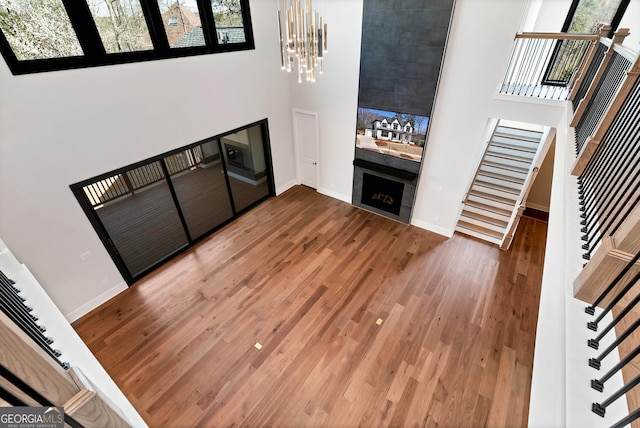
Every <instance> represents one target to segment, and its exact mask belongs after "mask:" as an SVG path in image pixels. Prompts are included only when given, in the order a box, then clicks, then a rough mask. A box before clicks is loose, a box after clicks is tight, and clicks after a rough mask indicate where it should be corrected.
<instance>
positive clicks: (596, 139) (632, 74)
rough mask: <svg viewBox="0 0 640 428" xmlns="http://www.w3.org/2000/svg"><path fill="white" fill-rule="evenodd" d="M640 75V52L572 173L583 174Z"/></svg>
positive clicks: (582, 151)
mask: <svg viewBox="0 0 640 428" xmlns="http://www.w3.org/2000/svg"><path fill="white" fill-rule="evenodd" d="M639 76H640V53H638V54H636V58H635V60H634V61H633V62H632V64H631V68H629V70H627V75H626V76H625V77H624V80H623V81H622V85H620V87H619V88H618V92H616V95H615V96H614V98H613V99H612V100H611V104H610V105H609V107H608V108H607V111H606V113H605V114H604V116H603V117H602V119H600V122H599V123H598V125H597V126H596V130H595V131H594V133H593V135H592V136H591V137H590V138H588V139H587V141H586V142H585V144H584V146H583V147H582V150H580V153H579V154H578V158H577V159H576V161H575V163H574V164H573V167H572V168H571V175H576V176H578V175H580V174H582V172H583V171H584V169H585V167H586V166H587V163H588V162H589V159H591V157H592V156H593V154H594V153H595V151H596V148H597V147H598V144H600V141H601V140H602V138H603V137H604V135H605V134H606V133H607V131H608V130H609V128H610V127H611V124H612V123H613V120H614V119H615V117H616V115H617V114H618V111H620V109H621V108H622V106H623V105H624V102H625V101H626V100H627V98H628V97H629V94H630V93H631V90H632V89H633V87H634V86H635V84H636V81H637V80H638V77H639Z"/></svg>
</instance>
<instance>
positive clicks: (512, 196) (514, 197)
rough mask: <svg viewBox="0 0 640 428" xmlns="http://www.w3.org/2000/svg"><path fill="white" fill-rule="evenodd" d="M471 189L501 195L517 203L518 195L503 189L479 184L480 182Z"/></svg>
mask: <svg viewBox="0 0 640 428" xmlns="http://www.w3.org/2000/svg"><path fill="white" fill-rule="evenodd" d="M471 190H472V191H473V190H477V191H478V192H482V193H488V194H489V195H495V196H499V197H501V198H504V199H508V200H511V201H513V202H514V203H515V201H517V200H518V195H516V194H513V193H509V192H503V191H501V190H496V189H494V188H491V187H487V186H483V185H481V184H478V183H476V184H474V185H473V187H472V188H471Z"/></svg>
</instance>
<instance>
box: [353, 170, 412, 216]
mask: <svg viewBox="0 0 640 428" xmlns="http://www.w3.org/2000/svg"><path fill="white" fill-rule="evenodd" d="M403 191H404V183H401V182H399V181H395V180H390V179H388V178H385V177H381V176H378V175H373V174H370V173H368V172H364V173H363V174H362V196H361V197H360V202H362V204H363V205H368V206H371V207H375V208H378V209H380V210H383V211H387V212H389V213H391V214H395V215H399V214H400V206H401V204H400V203H401V202H402V193H403Z"/></svg>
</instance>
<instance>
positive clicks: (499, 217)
mask: <svg viewBox="0 0 640 428" xmlns="http://www.w3.org/2000/svg"><path fill="white" fill-rule="evenodd" d="M462 213H463V215H468V216H473V215H474V214H479V215H481V216H484V217H489V218H492V219H493V220H495V221H496V222H502V223H508V222H509V219H510V216H509V215H505V214H500V213H497V212H494V211H489V210H485V209H482V208H478V207H474V206H473V205H465V206H464V209H463V210H462ZM467 213H468V214H467Z"/></svg>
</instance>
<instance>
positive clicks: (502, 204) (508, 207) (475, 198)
mask: <svg viewBox="0 0 640 428" xmlns="http://www.w3.org/2000/svg"><path fill="white" fill-rule="evenodd" d="M467 199H468V200H469V201H471V202H478V203H480V204H485V205H491V206H494V207H496V208H500V209H503V210H506V211H513V208H514V207H515V201H513V203H507V202H504V201H496V200H494V199H490V198H486V197H483V196H478V195H473V194H470V195H469V196H468V198H467Z"/></svg>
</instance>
